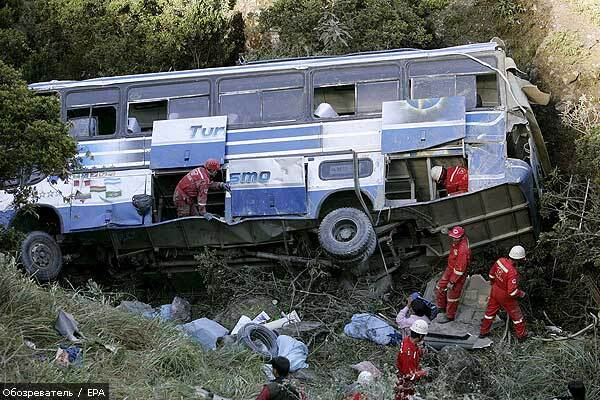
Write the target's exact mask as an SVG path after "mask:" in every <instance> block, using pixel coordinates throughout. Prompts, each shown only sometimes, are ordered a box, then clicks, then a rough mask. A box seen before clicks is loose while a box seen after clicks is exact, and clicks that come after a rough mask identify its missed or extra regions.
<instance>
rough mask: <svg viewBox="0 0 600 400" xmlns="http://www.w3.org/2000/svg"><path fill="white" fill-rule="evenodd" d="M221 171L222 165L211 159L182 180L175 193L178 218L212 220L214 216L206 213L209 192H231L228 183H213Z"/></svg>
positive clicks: (174, 198) (174, 199) (174, 200)
mask: <svg viewBox="0 0 600 400" xmlns="http://www.w3.org/2000/svg"><path fill="white" fill-rule="evenodd" d="M220 170H221V163H219V161H217V160H215V159H214V158H209V159H208V160H206V161H205V162H204V165H203V166H200V167H198V168H195V169H193V170H191V171H190V172H188V173H187V175H186V176H184V177H183V178H181V180H180V181H179V183H178V184H177V187H175V193H173V202H174V203H175V207H176V208H177V216H178V217H189V216H194V215H202V216H204V217H205V218H206V219H211V218H212V214H210V213H207V212H206V199H207V197H208V190H209V189H224V190H227V191H229V185H228V184H227V183H225V182H214V181H213V179H214V178H215V176H216V175H217V173H218V172H219V171H220Z"/></svg>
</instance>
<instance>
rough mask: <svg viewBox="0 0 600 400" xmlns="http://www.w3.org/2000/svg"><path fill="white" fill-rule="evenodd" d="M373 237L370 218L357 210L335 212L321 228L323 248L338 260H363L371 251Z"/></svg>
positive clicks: (340, 209)
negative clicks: (365, 254)
mask: <svg viewBox="0 0 600 400" xmlns="http://www.w3.org/2000/svg"><path fill="white" fill-rule="evenodd" d="M373 236H375V232H374V231H373V226H372V225H371V221H370V220H369V217H368V216H367V215H366V214H365V213H364V212H362V211H360V210H358V209H356V208H350V207H344V208H338V209H336V210H333V211H331V212H330V213H329V214H327V215H326V216H325V218H323V220H322V221H321V225H320V226H319V243H320V244H321V247H322V248H323V249H324V250H325V251H326V252H327V253H328V254H329V255H331V256H332V257H333V258H335V259H338V260H353V259H357V258H362V256H363V255H364V253H365V252H367V251H369V250H370V246H369V244H370V242H371V243H372V237H373ZM369 239H371V241H370V240H369Z"/></svg>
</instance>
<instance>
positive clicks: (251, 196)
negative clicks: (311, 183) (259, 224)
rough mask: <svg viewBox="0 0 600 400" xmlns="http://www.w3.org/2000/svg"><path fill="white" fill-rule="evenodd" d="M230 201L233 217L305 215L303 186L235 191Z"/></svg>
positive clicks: (304, 191) (304, 190)
mask: <svg viewBox="0 0 600 400" xmlns="http://www.w3.org/2000/svg"><path fill="white" fill-rule="evenodd" d="M231 199H232V200H231V214H232V216H234V217H251V216H268V215H288V214H304V213H306V189H305V188H304V186H300V187H290V188H264V189H262V188H261V189H248V190H235V191H234V192H233V193H232V196H231Z"/></svg>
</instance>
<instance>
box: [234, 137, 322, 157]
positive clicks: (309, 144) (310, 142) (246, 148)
mask: <svg viewBox="0 0 600 400" xmlns="http://www.w3.org/2000/svg"><path fill="white" fill-rule="evenodd" d="M320 147H321V140H320V139H307V140H291V141H284V142H267V143H256V144H245V145H240V146H229V145H227V146H226V148H225V154H226V155H234V154H254V153H272V152H277V151H288V150H304V149H315V148H320Z"/></svg>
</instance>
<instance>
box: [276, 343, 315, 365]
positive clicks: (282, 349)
mask: <svg viewBox="0 0 600 400" xmlns="http://www.w3.org/2000/svg"><path fill="white" fill-rule="evenodd" d="M277 355H278V356H280V357H285V358H287V359H288V360H289V361H290V372H295V371H298V370H299V369H303V368H308V364H307V363H306V358H307V357H308V347H307V346H306V345H305V344H304V343H302V342H301V341H299V340H297V339H294V338H293V337H291V336H287V335H279V336H278V337H277Z"/></svg>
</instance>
